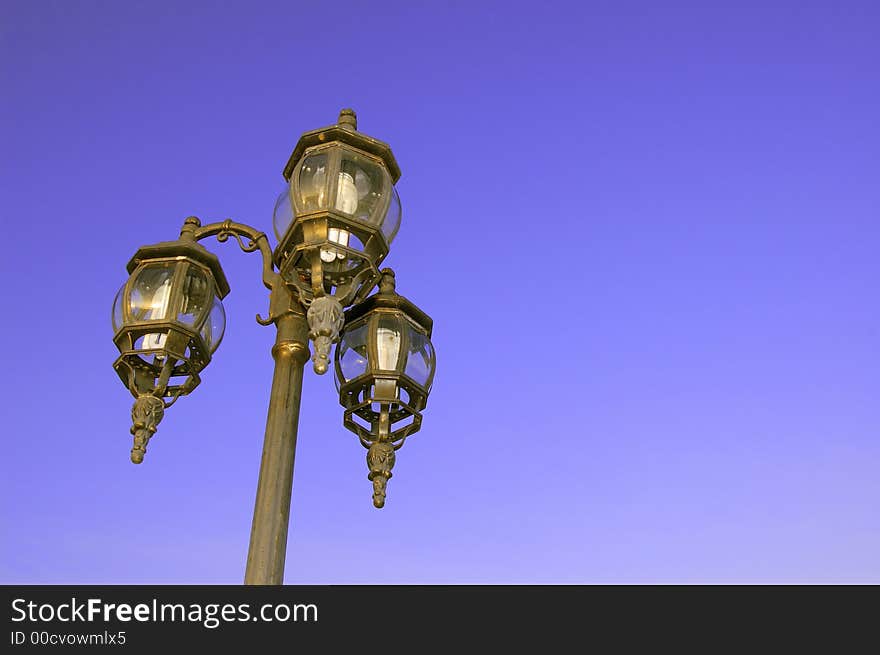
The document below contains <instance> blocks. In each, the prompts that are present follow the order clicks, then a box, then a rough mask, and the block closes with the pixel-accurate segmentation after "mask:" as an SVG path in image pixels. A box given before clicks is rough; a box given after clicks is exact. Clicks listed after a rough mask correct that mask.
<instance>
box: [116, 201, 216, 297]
mask: <svg viewBox="0 0 880 655" xmlns="http://www.w3.org/2000/svg"><path fill="white" fill-rule="evenodd" d="M190 218H194V217H190ZM190 218H187V219H186V221H187V222H186V223H185V225H191V226H192V225H198V224H199V223H198V219H195V221H194V222H192V221H190ZM165 257H187V258H189V259H192V260H194V261H197V262H198V263H200V264H202V265H203V266H205V267H207V268H208V270H210V271H211V274H212V275H213V276H214V281H215V282H216V284H217V295H218V296H219V297H220V298H224V297H225V296H226V294H228V293H229V282H228V281H227V279H226V274H225V273H223V269H222V268H221V267H220V260H219V259H218V258H217V255H215V254H214V253H212V252H209V251H208V250H207V249H205V247H204V246H202V245H201V244H199V243H197V242H195V241H190V240H187V239H186V238H181V239H178V240H177V241H163V242H162V243H154V244H153V245H150V246H141V247H140V248H138V250H137V252H136V253H135V254H134V255H133V256H132V258H131V259H130V260H129V262H128V265H127V266H126V270H127V271H128V273H129V274H131V273H133V272H134V269H136V268H137V267H138V266H140V265H141V264H142V263H144V262H145V261H148V260H150V259H162V258H165Z"/></svg>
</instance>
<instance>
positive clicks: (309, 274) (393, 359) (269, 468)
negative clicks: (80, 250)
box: [112, 109, 435, 584]
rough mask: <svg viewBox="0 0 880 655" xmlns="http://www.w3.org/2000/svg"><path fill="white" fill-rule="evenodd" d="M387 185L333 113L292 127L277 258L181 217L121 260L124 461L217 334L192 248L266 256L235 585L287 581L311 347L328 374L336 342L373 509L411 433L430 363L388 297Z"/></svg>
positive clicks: (251, 236) (211, 263)
mask: <svg viewBox="0 0 880 655" xmlns="http://www.w3.org/2000/svg"><path fill="white" fill-rule="evenodd" d="M399 177H400V169H399V167H398V165H397V162H396V160H395V159H394V155H393V154H392V153H391V149H390V148H389V147H388V145H387V144H385V143H383V142H381V141H378V140H376V139H373V138H371V137H369V136H367V135H365V134H362V133H360V132H358V131H357V119H356V116H355V114H354V112H353V111H351V110H350V109H343V110H342V112H340V115H339V120H338V121H337V123H336V124H335V125H331V126H330V127H326V128H322V129H319V130H313V131H311V132H306V133H305V134H303V135H302V137H301V138H300V140H299V142H298V143H297V145H296V147H295V148H294V151H293V154H292V155H291V157H290V160H289V161H288V163H287V165H286V166H285V168H284V178H285V180H286V182H287V185H286V188H285V191H284V192H282V194H281V195H280V196H279V198H278V201H277V202H276V205H275V212H274V220H273V223H274V227H275V232H276V235H277V237H278V239H279V244H278V246H277V248H275V250H274V251H273V250H272V248H271V246H270V244H269V240H268V237H267V236H266V235H265V234H264V233H263V232H260V231H259V230H256V229H254V228H252V227H250V226H248V225H244V224H242V223H237V222H234V221H232V220H225V221H222V222H217V223H211V224H210V225H205V226H203V225H202V224H201V222H200V221H199V219H198V218H196V217H193V216H190V217H188V218H187V219H186V220H185V221H184V224H183V227H182V228H181V231H180V237H179V238H178V240H177V241H169V242H164V243H159V244H155V245H152V246H144V247H141V248H139V249H138V251H137V252H136V253H135V254H134V256H133V257H132V259H131V261H130V262H129V263H128V273H129V274H130V277H129V279H128V281H127V282H126V283H125V284H124V285H123V286H122V288H121V289H120V290H119V293H118V294H117V296H116V299H115V301H114V303H113V314H112V316H113V329H114V333H115V336H114V342H115V344H116V346H117V348H118V349H119V353H120V354H119V357H118V358H117V359H116V361H115V363H114V368H115V369H116V372H117V373H118V374H119V376H120V378H121V379H122V381H123V383H124V384H125V385H126V386H127V387H128V389H129V390H130V391H131V393H132V395H133V396H134V397H135V403H134V407H133V408H132V427H131V432H132V435H133V436H134V445H133V447H132V450H131V461H132V462H134V463H135V464H139V463H141V462H142V461H143V459H144V455H145V453H146V449H147V444H148V442H149V440H150V438H151V437H152V436H153V434H154V433H155V432H156V429H157V426H158V424H159V422H160V421H161V420H162V418H163V416H164V412H165V410H166V409H167V408H169V407H170V406H171V405H172V404H174V402H176V400H177V399H178V398H179V397H181V396H185V395H187V394H189V393H190V392H192V391H193V390H194V389H195V388H196V386H198V384H199V381H200V380H199V373H200V372H201V371H202V370H203V369H204V368H205V367H206V366H207V365H208V364H209V363H210V361H211V355H212V354H213V353H214V351H215V350H216V349H217V346H218V345H219V344H220V341H221V339H222V338H223V331H224V328H225V321H226V319H225V314H224V310H223V305H222V302H221V301H222V299H223V298H224V297H225V296H226V294H227V293H229V284H228V282H227V280H226V276H225V275H224V273H223V270H222V269H221V267H220V262H219V260H218V259H217V257H216V256H215V255H213V254H212V253H210V252H209V251H208V250H206V249H205V248H204V247H203V246H202V245H201V244H200V243H199V242H200V241H201V240H203V239H206V238H209V237H216V238H217V240H218V241H220V242H225V241H227V240H228V239H230V238H234V239H235V240H236V241H237V242H238V244H239V246H240V247H241V249H242V250H244V251H245V252H256V251H259V252H260V254H261V255H262V264H263V267H262V268H263V270H262V279H263V284H264V285H265V286H266V287H267V288H268V289H269V312H268V315H267V317H266V318H263V317H261V316H260V315H259V314H258V315H257V322H258V323H260V324H261V325H272V324H274V325H275V327H276V338H275V344H274V346H273V347H272V356H273V358H274V360H275V371H274V375H273V378H272V390H271V393H270V397H269V411H268V415H267V417H266V434H265V440H264V443H263V454H262V460H261V463H260V476H259V481H258V483H257V493H256V501H255V505H254V517H253V524H252V527H251V539H250V547H249V549H248V558H247V567H246V571H245V584H281V583H282V582H283V578H284V558H285V553H286V550H287V533H288V526H289V523H290V500H291V492H292V485H293V464H294V454H295V450H296V437H297V426H298V422H299V409H300V399H301V396H302V381H303V373H304V366H305V363H306V362H307V361H308V359H309V354H310V349H309V341H310V340H311V342H312V343H313V347H314V354H313V356H312V361H313V368H314V370H315V372H316V373H318V374H324V373H325V372H326V371H327V369H328V368H329V366H330V357H331V353H330V351H331V348H332V347H333V344H335V343H337V342H339V341H340V339H341V343H340V345H338V346H337V347H336V354H335V366H334V371H335V378H336V384H337V389H338V391H339V399H340V403H341V404H342V406H343V408H344V419H343V424H344V425H345V427H347V428H348V429H350V430H352V431H353V432H355V434H357V436H358V439H359V440H360V442H361V444H363V446H364V447H365V448H367V463H368V466H369V471H370V472H369V475H368V478H369V480H370V481H371V482H372V484H373V504H374V505H375V506H376V507H383V506H384V504H385V492H386V483H387V480H388V479H389V478H390V477H391V468H392V466H393V465H394V459H395V454H394V453H395V451H396V450H397V449H399V448H400V447H401V446H402V445H403V442H404V440H405V439H406V437H408V436H410V435H411V434H413V433H415V432H416V431H418V429H419V428H420V427H421V410H422V409H424V407H425V404H426V402H427V397H428V393H429V392H430V388H431V383H432V380H433V375H434V366H435V357H434V351H433V346H432V345H431V341H430V337H431V330H432V321H431V319H430V318H429V317H428V316H427V315H426V314H425V313H424V312H422V311H421V310H419V309H418V308H417V307H416V306H415V305H414V304H413V303H411V302H410V301H409V300H406V299H405V298H403V297H402V296H399V295H397V293H396V290H395V283H394V273H393V271H391V269H382V270H381V271H380V269H379V264H380V263H381V262H382V261H383V260H384V259H385V257H386V256H387V254H388V250H389V247H390V244H391V242H392V240H393V239H394V236H395V235H396V234H397V231H398V229H399V227H400V219H401V209H400V199H399V197H398V195H397V191H396V190H395V188H394V184H395V183H396V182H397V180H398V178H399ZM377 284H378V285H379V291H378V293H376V294H374V295H372V296H370V295H369V294H370V292H371V291H372V290H373V289H374V288H375V287H376V285H377ZM346 308H348V311H347V312H346Z"/></svg>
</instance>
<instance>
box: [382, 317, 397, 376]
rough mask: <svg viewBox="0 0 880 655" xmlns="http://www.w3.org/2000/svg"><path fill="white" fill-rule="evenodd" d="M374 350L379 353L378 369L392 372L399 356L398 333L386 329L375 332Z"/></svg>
mask: <svg viewBox="0 0 880 655" xmlns="http://www.w3.org/2000/svg"><path fill="white" fill-rule="evenodd" d="M376 350H378V351H379V361H378V364H379V369H380V370H383V371H393V370H395V369H396V368H397V356H398V355H399V354H400V332H398V331H397V330H392V329H390V328H386V327H380V328H379V329H377V330H376Z"/></svg>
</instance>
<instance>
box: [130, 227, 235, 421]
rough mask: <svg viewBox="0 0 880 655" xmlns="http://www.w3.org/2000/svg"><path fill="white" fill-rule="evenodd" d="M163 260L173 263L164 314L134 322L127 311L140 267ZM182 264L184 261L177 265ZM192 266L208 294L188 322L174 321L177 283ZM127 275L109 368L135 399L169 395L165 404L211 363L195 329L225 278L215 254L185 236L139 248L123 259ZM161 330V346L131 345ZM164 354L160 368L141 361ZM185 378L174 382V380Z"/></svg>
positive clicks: (225, 288) (224, 290) (224, 288)
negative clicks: (113, 358)
mask: <svg viewBox="0 0 880 655" xmlns="http://www.w3.org/2000/svg"><path fill="white" fill-rule="evenodd" d="M163 263H169V264H175V266H174V270H173V272H172V277H171V281H170V294H171V295H170V297H169V301H168V307H169V315H166V317H165V319H163V320H158V321H157V320H140V321H139V320H136V319H135V318H134V317H133V314H132V311H131V297H132V291H133V289H134V285H135V283H136V282H137V281H138V278H139V276H140V273H141V271H143V270H145V269H148V268H150V267H153V266H156V265H161V264H163ZM181 264H185V265H181ZM192 266H194V267H197V268H198V269H200V270H201V271H202V272H203V273H204V274H205V276H206V279H207V280H208V281H209V282H210V289H209V298H210V301H209V302H208V303H206V305H205V307H204V308H203V309H202V310H201V312H200V314H199V316H198V317H197V318H196V319H195V320H194V321H193V323H194V325H193V326H190V325H186V324H185V323H181V322H179V321H178V320H176V314H177V309H178V308H179V307H181V306H182V299H183V283H184V278H185V276H186V275H187V271H188V270H189V268H190V267H192ZM126 270H127V271H128V273H129V278H128V280H127V281H126V283H125V285H124V287H123V289H122V291H121V303H122V308H121V309H122V324H121V326H120V327H119V329H118V330H117V331H116V334H115V335H114V337H113V341H114V343H115V344H116V347H117V348H118V349H119V352H120V355H119V357H118V358H117V359H116V361H115V362H114V364H113V368H114V369H115V370H116V373H117V374H118V375H119V377H120V379H121V380H122V382H123V383H124V384H125V385H126V386H127V387H128V389H129V391H131V393H132V395H133V396H135V397H136V398H137V397H139V396H141V395H144V394H152V395H155V396H157V397H165V398H171V401H170V402H165V403H164V404H165V407H169V406H170V405H171V404H173V403H174V401H175V400H177V398H178V397H180V396H183V395H186V394H188V393H190V392H191V391H192V390H193V389H195V388H196V387H197V386H198V385H199V382H200V378H199V372H200V371H201V370H203V369H204V368H205V367H206V366H207V365H208V364H209V363H210V361H211V348H210V346H209V345H208V344H207V343H206V342H205V339H204V337H203V336H202V334H201V329H200V328H201V327H202V326H203V324H204V322H205V321H206V320H207V319H208V315H209V314H210V312H211V309H212V307H213V299H214V298H215V297H217V298H220V299H221V300H222V299H223V298H224V297H225V296H226V295H227V294H228V293H229V282H228V281H227V280H226V275H225V274H224V273H223V269H222V268H221V267H220V261H219V260H218V259H217V257H216V255H214V254H212V253H210V252H208V251H207V250H206V249H205V248H203V247H202V246H200V245H198V244H197V243H193V242H188V241H186V240H177V241H166V242H163V243H158V244H154V245H150V246H144V247H142V248H140V249H138V251H137V252H136V253H135V254H134V256H133V257H132V258H131V260H130V261H129V262H128V265H127V267H126ZM155 333H166V334H167V337H166V340H165V343H164V345H163V347H162V348H161V349H156V348H136V347H135V344H136V343H137V342H138V341H139V340H140V339H141V338H142V337H143V336H145V335H147V334H155ZM145 354H147V355H149V354H158V355H162V356H164V360H165V361H164V364H163V365H162V366H161V367H160V366H158V365H157V364H151V363H149V362H147V361H145V360H144V359H143V357H142V356H143V355H145ZM182 377H185V378H186V379H185V380H183V381H182V382H180V383H176V384H175V383H173V380H174V379H177V378H182Z"/></svg>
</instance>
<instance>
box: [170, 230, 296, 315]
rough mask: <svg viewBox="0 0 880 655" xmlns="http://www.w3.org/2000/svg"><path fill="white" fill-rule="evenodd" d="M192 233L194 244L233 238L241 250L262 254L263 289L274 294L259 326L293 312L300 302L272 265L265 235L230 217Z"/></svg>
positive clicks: (182, 232)
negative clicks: (195, 242) (295, 303)
mask: <svg viewBox="0 0 880 655" xmlns="http://www.w3.org/2000/svg"><path fill="white" fill-rule="evenodd" d="M187 220H189V219H187ZM190 225H191V224H190ZM187 227H188V226H187V224H184V230H186V228H187ZM190 230H191V231H190V232H189V234H190V235H191V236H190V238H192V239H193V240H195V241H201V240H202V239H207V238H208V237H212V236H216V237H217V241H219V242H220V243H225V242H226V241H228V240H229V239H230V237H232V238H234V239H235V240H236V241H237V242H238V247H239V248H241V249H242V251H244V252H256V251H257V250H259V251H260V255H262V258H263V286H265V287H266V288H267V289H269V290H270V291H271V293H270V294H269V315H268V316H267V317H266V318H263V316H262V315H261V314H257V315H256V316H255V318H256V321H257V323H259V324H260V325H263V326H267V325H272V324H273V323H275V321H277V320H278V318H279V317H281V316H283V315H284V314H287V313H289V312H290V311H291V304H292V303H293V302H294V301H298V299H296V298H294V297H293V294H292V293H291V291H290V289H289V288H288V287H287V285H285V284H284V280H283V279H282V278H281V275H280V274H279V273H278V272H277V271H276V270H275V265H274V264H273V262H272V247H271V246H270V245H269V239H268V237H267V236H266V233H265V232H260V231H259V230H257V229H255V228H253V227H251V226H250V225H245V224H244V223H236V222H235V221H233V220H232V219H229V218H228V219H226V220H225V221H220V222H217V223H210V224H208V225H205V226H200V227H196V228H194V229H193V228H190ZM183 236H184V231H183V230H182V231H181V237H183Z"/></svg>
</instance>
